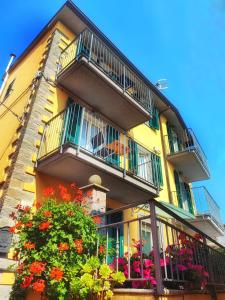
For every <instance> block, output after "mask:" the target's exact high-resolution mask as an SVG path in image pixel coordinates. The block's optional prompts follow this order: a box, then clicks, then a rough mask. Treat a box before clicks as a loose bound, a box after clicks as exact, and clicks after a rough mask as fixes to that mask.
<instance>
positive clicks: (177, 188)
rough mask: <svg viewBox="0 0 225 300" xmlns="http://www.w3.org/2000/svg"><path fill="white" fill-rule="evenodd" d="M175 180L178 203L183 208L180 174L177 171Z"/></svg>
mask: <svg viewBox="0 0 225 300" xmlns="http://www.w3.org/2000/svg"><path fill="white" fill-rule="evenodd" d="M174 181H175V185H176V192H177V200H178V205H179V207H180V208H183V200H182V189H181V185H180V180H179V175H178V173H177V172H176V171H174Z"/></svg>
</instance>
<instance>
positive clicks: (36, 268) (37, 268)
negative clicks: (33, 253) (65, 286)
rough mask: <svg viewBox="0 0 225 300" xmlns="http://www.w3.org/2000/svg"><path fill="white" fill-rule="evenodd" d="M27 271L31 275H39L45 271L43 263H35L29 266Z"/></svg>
mask: <svg viewBox="0 0 225 300" xmlns="http://www.w3.org/2000/svg"><path fill="white" fill-rule="evenodd" d="M29 270H30V272H31V273H32V274H36V275H41V273H42V272H43V271H44V270H45V263H43V262H40V261H35V262H33V263H32V264H31V265H30V268H29Z"/></svg>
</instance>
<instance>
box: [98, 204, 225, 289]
mask: <svg viewBox="0 0 225 300" xmlns="http://www.w3.org/2000/svg"><path fill="white" fill-rule="evenodd" d="M165 216H166V217H165ZM99 218H101V219H100V220H101V224H100V225H99V228H98V230H99V232H100V233H102V234H103V235H105V237H106V252H105V261H106V263H108V264H111V266H112V267H114V269H116V270H120V271H122V272H124V274H125V276H126V279H127V281H126V283H125V286H123V287H127V288H132V287H133V288H134V287H135V288H155V289H156V290H157V292H158V294H162V293H163V290H164V287H166V288H167V289H173V290H174V289H181V288H182V289H191V290H196V289H205V288H206V287H207V286H210V285H214V286H219V287H220V288H222V289H224V288H225V256H224V250H225V249H224V248H223V246H221V245H220V244H218V243H217V242H216V241H214V240H213V239H212V238H210V237H209V236H207V235H206V234H204V233H203V232H202V231H200V230H199V229H197V228H196V227H194V226H193V225H191V224H190V223H189V222H187V221H185V220H184V219H183V218H181V217H179V216H178V215H176V214H175V213H174V212H172V211H171V210H170V209H168V208H166V207H165V206H164V205H163V204H161V203H159V202H157V201H155V200H149V202H147V203H146V204H145V205H144V206H143V207H140V206H139V207H135V204H131V205H129V206H125V207H122V208H119V209H115V210H112V211H108V212H106V213H104V214H101V215H99ZM174 224H176V225H174ZM181 228H182V229H181ZM135 241H136V242H135ZM209 245H210V246H209ZM97 253H98V251H97ZM155 279H156V282H157V283H156V282H155Z"/></svg>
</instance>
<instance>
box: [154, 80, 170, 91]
mask: <svg viewBox="0 0 225 300" xmlns="http://www.w3.org/2000/svg"><path fill="white" fill-rule="evenodd" d="M155 86H156V87H157V88H158V89H159V90H165V89H168V83H167V79H159V80H157V82H156V84H155Z"/></svg>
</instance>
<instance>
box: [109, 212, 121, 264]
mask: <svg viewBox="0 0 225 300" xmlns="http://www.w3.org/2000/svg"><path fill="white" fill-rule="evenodd" d="M110 210H111V209H107V211H110ZM122 221H123V213H122V212H117V213H113V214H111V215H108V216H107V224H114V223H118V222H122ZM118 236H119V256H120V257H122V256H123V255H124V233H123V225H119V226H118ZM108 238H109V242H108V251H109V253H110V250H111V249H113V250H116V238H117V226H114V227H111V228H109V229H108ZM112 261H113V257H109V259H108V262H112Z"/></svg>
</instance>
